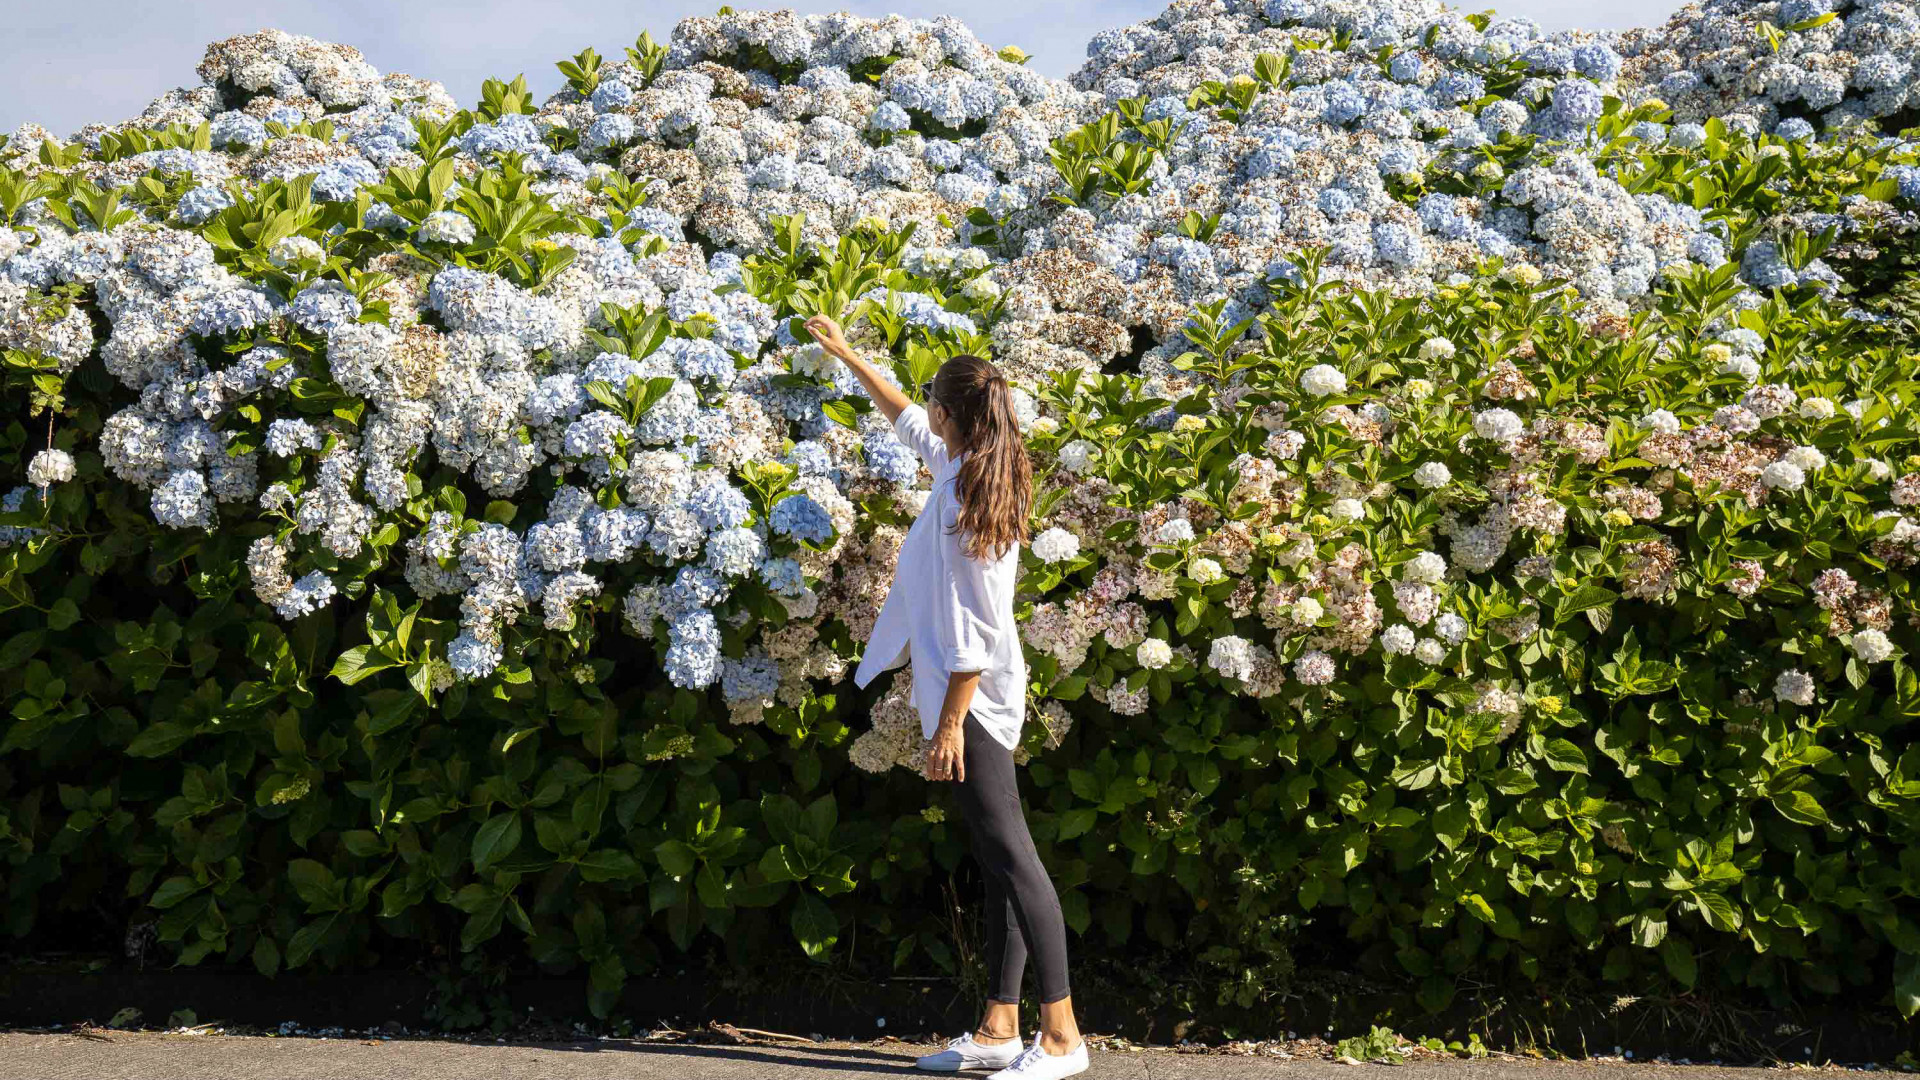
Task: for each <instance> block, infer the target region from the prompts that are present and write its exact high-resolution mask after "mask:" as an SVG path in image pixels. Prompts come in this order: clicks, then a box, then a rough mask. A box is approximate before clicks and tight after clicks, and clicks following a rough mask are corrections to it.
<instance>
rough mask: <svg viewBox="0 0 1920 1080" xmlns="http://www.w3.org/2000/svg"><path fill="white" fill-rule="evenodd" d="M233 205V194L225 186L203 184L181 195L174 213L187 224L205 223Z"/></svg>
mask: <svg viewBox="0 0 1920 1080" xmlns="http://www.w3.org/2000/svg"><path fill="white" fill-rule="evenodd" d="M232 205H233V196H232V195H230V194H228V193H227V190H226V189H225V188H219V187H214V186H212V185H210V184H202V185H200V186H199V187H197V188H194V189H193V190H191V191H189V192H187V193H186V194H185V195H183V196H181V197H180V201H179V202H178V203H177V204H175V206H174V213H175V214H177V215H179V217H180V220H181V221H182V222H183V223H185V224H187V225H204V224H206V223H207V222H208V221H209V220H211V219H212V218H213V216H214V215H215V214H218V213H219V212H220V211H222V210H225V209H226V208H227V207H229V206H232Z"/></svg>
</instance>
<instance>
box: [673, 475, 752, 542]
mask: <svg viewBox="0 0 1920 1080" xmlns="http://www.w3.org/2000/svg"><path fill="white" fill-rule="evenodd" d="M687 511H688V512H689V513H691V514H692V515H693V516H694V518H695V520H697V521H699V522H700V525H701V527H702V528H704V529H706V530H707V531H708V532H716V531H718V530H720V529H733V528H738V527H739V526H741V525H745V524H746V523H747V519H748V518H750V517H752V516H753V505H752V504H751V503H749V502H748V501H747V497H746V496H745V495H743V494H741V492H740V490H739V489H738V488H736V487H734V486H733V485H731V484H729V483H727V480H726V478H725V477H724V476H722V475H717V474H715V473H712V472H709V473H708V474H707V475H706V477H705V478H703V479H702V480H701V481H700V482H699V483H698V484H696V485H694V489H693V492H692V493H691V494H690V495H688V496H687Z"/></svg>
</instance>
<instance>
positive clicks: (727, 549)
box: [707, 529, 767, 577]
mask: <svg viewBox="0 0 1920 1080" xmlns="http://www.w3.org/2000/svg"><path fill="white" fill-rule="evenodd" d="M766 553H767V545H766V544H765V543H764V542H763V541H761V539H760V536H759V534H757V533H755V532H754V531H753V530H752V529H721V530H720V531H719V532H716V533H714V534H713V535H712V536H710V537H708V538H707V566H708V567H709V568H711V569H712V570H713V571H714V572H715V573H717V574H722V575H724V576H726V577H745V576H747V575H748V574H751V573H753V571H754V569H755V568H756V567H757V566H758V565H759V563H760V560H761V559H762V558H764V557H765V556H766Z"/></svg>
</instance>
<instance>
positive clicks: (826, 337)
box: [804, 315, 913, 424]
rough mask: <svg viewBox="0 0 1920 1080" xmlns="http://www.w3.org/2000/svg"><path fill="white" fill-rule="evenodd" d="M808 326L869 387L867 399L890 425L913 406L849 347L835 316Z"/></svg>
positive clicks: (817, 318) (814, 319)
mask: <svg viewBox="0 0 1920 1080" xmlns="http://www.w3.org/2000/svg"><path fill="white" fill-rule="evenodd" d="M804 325H805V326H806V328H807V333H809V334H812V335H813V340H815V341H817V342H819V343H820V347H821V348H822V349H824V350H825V351H826V353H827V355H828V356H831V357H833V358H834V359H836V360H838V361H840V362H841V363H843V364H845V365H847V368H848V370H850V371H852V372H853V374H854V377H855V378H857V379H859V380H860V385H861V386H863V387H866V390H867V396H868V397H870V398H872V399H873V403H874V404H875V405H878V406H879V407H880V413H881V415H883V416H885V417H886V418H887V423H889V424H891V423H893V421H894V418H895V417H897V416H899V415H900V412H901V410H902V409H905V408H906V407H908V406H909V405H912V404H913V402H912V401H910V400H908V398H907V395H905V394H903V393H901V392H900V388H899V387H897V386H895V385H893V384H892V383H890V382H888V381H887V380H886V379H885V378H883V377H882V376H881V375H880V373H879V372H878V371H875V370H874V369H873V365H871V364H869V363H867V362H866V361H865V360H862V359H860V358H859V357H858V356H856V355H854V352H853V349H852V347H851V346H849V345H848V344H847V335H846V334H845V332H843V331H842V330H841V329H840V324H839V323H837V322H835V321H834V320H833V317H832V316H831V315H815V316H814V317H812V318H810V319H808V320H807V321H806V323H805V324H804Z"/></svg>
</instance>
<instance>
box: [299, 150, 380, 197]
mask: <svg viewBox="0 0 1920 1080" xmlns="http://www.w3.org/2000/svg"><path fill="white" fill-rule="evenodd" d="M379 182H380V170H379V169H378V168H376V167H375V166H374V164H373V162H371V161H368V160H366V159H365V158H357V157H356V158H347V159H345V160H343V161H336V162H334V163H332V164H330V165H327V166H326V167H324V168H322V169H321V170H320V171H319V172H317V173H315V174H314V177H313V194H314V197H315V198H318V199H323V200H325V201H327V202H347V201H349V200H351V199H352V198H353V197H354V194H355V193H356V192H358V191H359V190H360V189H361V188H362V187H364V186H365V185H367V184H377V183H379Z"/></svg>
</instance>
